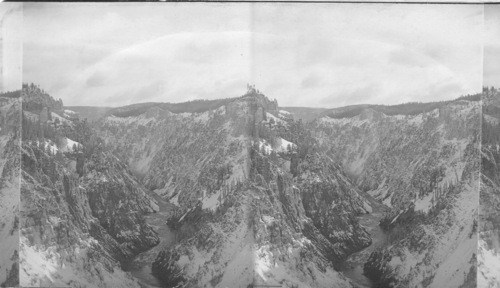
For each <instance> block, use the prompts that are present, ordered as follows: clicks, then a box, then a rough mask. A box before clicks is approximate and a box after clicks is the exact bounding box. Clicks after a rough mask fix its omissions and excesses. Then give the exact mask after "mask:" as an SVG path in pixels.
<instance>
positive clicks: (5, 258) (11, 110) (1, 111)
mask: <svg viewBox="0 0 500 288" xmlns="http://www.w3.org/2000/svg"><path fill="white" fill-rule="evenodd" d="M8 94H11V93H8ZM12 94H13V95H4V94H0V243H2V249H1V251H0V286H2V287H15V286H18V285H19V229H18V227H19V185H20V183H19V175H20V166H21V165H20V162H19V155H20V149H19V144H20V140H21V139H20V137H21V135H20V132H21V127H20V117H21V101H20V98H19V97H18V96H19V94H20V93H19V92H17V93H12Z"/></svg>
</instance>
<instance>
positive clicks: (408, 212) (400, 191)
mask: <svg viewBox="0 0 500 288" xmlns="http://www.w3.org/2000/svg"><path fill="white" fill-rule="evenodd" d="M480 109H481V102H480V101H467V100H457V101H454V102H450V103H448V104H446V105H443V106H441V107H440V108H436V109H434V110H432V111H429V112H425V113H420V114H415V115H393V116H388V115H385V114H384V113H381V112H378V111H375V110H373V109H371V108H366V109H364V110H363V111H362V112H361V113H360V114H358V115H356V116H353V117H344V118H338V119H335V118H330V117H327V116H324V117H322V118H319V119H317V120H316V121H314V122H313V123H312V124H311V129H312V130H313V131H314V132H313V133H314V134H315V136H316V137H317V139H318V141H319V142H320V145H321V146H322V147H323V149H324V150H326V151H327V153H328V155H330V156H331V157H332V158H333V159H335V160H336V161H338V162H339V163H342V165H343V166H344V167H345V168H346V170H347V171H348V173H349V174H350V176H351V177H352V178H353V179H356V182H357V185H358V186H359V187H360V188H361V189H362V190H364V191H366V192H367V193H369V194H370V195H372V196H374V197H375V198H376V199H377V200H379V201H380V202H382V203H384V204H385V205H387V206H388V207H390V208H391V211H390V213H388V214H387V215H386V216H385V217H384V218H383V219H382V221H381V226H382V227H383V228H384V229H385V230H386V234H387V237H388V243H386V245H385V247H384V248H383V249H381V250H380V251H376V252H374V253H372V255H371V257H370V260H369V262H368V263H367V264H366V265H365V273H367V274H369V275H370V276H371V278H372V280H374V282H376V283H379V284H378V285H382V286H384V285H386V286H391V285H392V286H397V287H415V286H419V285H423V286H424V287H427V286H428V287H459V286H460V285H463V284H464V283H465V284H466V285H467V283H472V282H474V281H475V257H476V247H477V237H476V235H477V234H476V233H477V232H476V231H477V230H476V227H477V219H476V216H475V215H477V212H478V204H477V203H478V195H477V188H478V187H479V162H478V161H479V147H480V143H479V139H480V135H479V131H480V112H481V110H480ZM472 278H474V279H472ZM471 279H472V280H471Z"/></svg>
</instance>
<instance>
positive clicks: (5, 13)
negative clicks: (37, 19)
mask: <svg viewBox="0 0 500 288" xmlns="http://www.w3.org/2000/svg"><path fill="white" fill-rule="evenodd" d="M22 24H23V13H22V4H21V3H0V66H1V70H0V71H1V72H0V92H5V91H14V90H19V89H21V83H22V56H23V54H22V44H23V40H22V35H23V33H22V27H23V25H22Z"/></svg>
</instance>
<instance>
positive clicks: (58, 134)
mask: <svg viewBox="0 0 500 288" xmlns="http://www.w3.org/2000/svg"><path fill="white" fill-rule="evenodd" d="M22 97H23V100H22V101H23V103H22V104H23V116H22V124H23V131H22V149H21V150H22V151H21V168H22V178H21V179H22V180H21V181H22V183H21V209H20V210H21V211H20V218H21V221H20V223H19V228H20V234H21V235H20V242H21V243H20V250H21V251H20V282H21V285H22V286H70V287H139V284H138V282H137V281H136V280H135V279H134V278H133V277H131V276H130V275H129V274H127V273H125V272H123V271H122V270H121V264H122V263H123V262H125V261H127V259H129V258H131V257H133V256H134V255H135V254H137V253H139V252H141V251H144V250H146V249H149V248H150V247H152V246H153V245H155V244H156V243H158V241H159V239H158V237H157V235H156V233H155V231H154V230H153V229H152V228H151V227H149V226H148V225H147V224H146V223H145V221H144V214H145V213H150V212H153V211H154V210H155V209H157V205H156V204H155V203H154V200H153V199H152V198H150V197H149V196H148V195H147V194H146V192H145V189H144V188H142V186H141V185H140V184H139V183H138V182H137V181H136V180H135V179H134V177H133V176H132V175H131V174H130V172H129V170H128V168H127V167H126V165H124V164H123V163H121V162H120V161H118V160H117V159H116V157H115V156H113V155H112V154H111V153H109V152H108V151H106V150H105V149H103V145H102V143H101V142H100V140H99V139H98V138H97V137H95V136H94V135H93V133H92V130H91V129H90V127H89V126H88V125H87V123H86V122H85V121H81V120H79V119H78V118H72V117H71V115H69V114H68V113H70V111H65V110H64V109H63V108H64V106H63V103H62V102H61V101H56V100H54V99H53V98H52V97H50V96H49V95H48V94H46V93H45V92H43V91H42V90H41V89H40V88H38V87H37V86H35V85H32V84H31V85H27V84H25V85H23V90H22Z"/></svg>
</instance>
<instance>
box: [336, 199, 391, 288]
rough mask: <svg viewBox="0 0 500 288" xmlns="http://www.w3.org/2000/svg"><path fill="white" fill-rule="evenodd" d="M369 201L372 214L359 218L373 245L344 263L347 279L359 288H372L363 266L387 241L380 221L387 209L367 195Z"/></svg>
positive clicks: (343, 268) (354, 254)
mask: <svg viewBox="0 0 500 288" xmlns="http://www.w3.org/2000/svg"><path fill="white" fill-rule="evenodd" d="M367 199H368V200H369V201H370V204H371V206H372V209H373V211H372V213H370V214H364V215H361V216H359V217H358V219H359V223H360V224H361V225H362V226H363V227H365V228H366V229H367V230H368V232H369V233H370V235H371V237H372V241H373V242H372V244H371V245H370V246H368V247H366V248H365V249H363V250H361V251H359V252H356V253H353V254H351V255H350V256H349V257H348V258H347V260H346V261H345V262H344V264H343V267H342V272H343V273H344V275H345V276H346V277H348V278H349V279H351V280H352V281H353V282H354V283H355V284H357V285H358V286H359V287H372V286H373V284H372V282H371V281H370V279H369V278H368V277H366V276H365V275H364V274H363V266H364V264H365V263H366V261H368V258H369V257H370V254H371V253H372V252H373V251H374V250H375V249H376V248H377V247H380V246H381V245H384V243H385V241H386V235H385V233H384V231H383V230H382V228H381V227H380V226H379V222H380V219H382V217H383V215H384V212H385V210H387V208H386V207H385V206H384V205H383V204H380V203H379V202H378V201H376V200H375V199H373V198H372V197H371V196H369V195H367Z"/></svg>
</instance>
